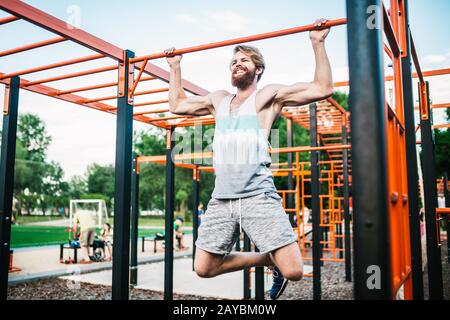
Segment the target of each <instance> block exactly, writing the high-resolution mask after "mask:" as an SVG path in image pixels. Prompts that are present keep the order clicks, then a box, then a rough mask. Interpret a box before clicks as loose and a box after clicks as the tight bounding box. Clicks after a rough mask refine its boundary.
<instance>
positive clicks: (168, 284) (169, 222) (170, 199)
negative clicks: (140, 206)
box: [164, 127, 175, 300]
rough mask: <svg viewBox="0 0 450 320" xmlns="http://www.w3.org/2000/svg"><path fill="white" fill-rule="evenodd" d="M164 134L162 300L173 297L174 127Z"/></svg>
mask: <svg viewBox="0 0 450 320" xmlns="http://www.w3.org/2000/svg"><path fill="white" fill-rule="evenodd" d="M166 132H167V136H166V148H167V149H166V214H165V248H164V249H165V250H164V251H165V254H164V300H172V299H173V222H174V221H173V220H174V205H175V163H174V162H173V161H172V150H173V148H174V146H175V139H174V138H173V134H174V128H173V127H170V128H169V129H167V131H166Z"/></svg>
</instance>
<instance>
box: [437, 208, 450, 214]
mask: <svg viewBox="0 0 450 320" xmlns="http://www.w3.org/2000/svg"><path fill="white" fill-rule="evenodd" d="M436 213H437V214H450V208H436Z"/></svg>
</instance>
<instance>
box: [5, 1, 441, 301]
mask: <svg viewBox="0 0 450 320" xmlns="http://www.w3.org/2000/svg"><path fill="white" fill-rule="evenodd" d="M389 2H390V10H388V9H387V8H386V6H385V5H384V3H383V1H380V0H347V18H346V19H336V20H330V21H328V22H327V23H326V24H325V25H324V26H323V27H332V28H335V27H339V26H343V25H347V30H348V34H349V35H350V36H349V39H351V40H350V41H349V43H348V52H349V60H350V61H351V62H352V63H351V64H350V66H349V69H350V80H349V81H344V82H337V83H335V86H336V87H338V86H349V87H350V101H349V108H350V113H346V112H345V110H344V111H343V110H339V108H338V106H335V105H334V106H333V107H329V105H333V102H332V101H330V100H328V101H327V102H323V104H328V107H327V106H322V105H321V103H316V104H311V105H309V106H299V107H297V108H287V109H286V110H284V111H283V114H282V115H283V116H284V117H285V118H286V119H287V121H288V128H289V126H290V127H291V130H292V122H296V123H298V124H300V123H303V124H304V126H305V127H308V128H309V130H310V134H311V143H310V146H307V147H294V146H292V144H291V145H290V146H289V147H288V148H282V149H279V150H272V152H274V151H277V152H283V153H287V154H288V155H289V159H290V160H289V161H288V165H287V166H280V168H281V167H283V168H282V169H280V173H279V174H287V175H291V177H292V179H290V184H291V185H290V187H289V190H281V194H282V196H283V197H284V198H285V202H286V203H287V206H286V207H287V209H288V214H295V215H297V221H301V217H300V213H299V212H302V211H301V209H302V207H301V205H300V204H301V203H302V202H301V201H302V200H301V198H302V197H303V199H304V198H305V197H306V196H309V195H306V194H304V193H298V191H296V193H295V194H296V196H295V197H293V196H292V194H294V193H293V192H292V191H293V190H298V189H296V188H295V186H294V180H295V182H296V183H301V181H302V179H303V181H305V180H307V179H310V180H311V186H312V188H311V189H312V192H311V193H312V194H311V198H312V208H311V210H312V260H313V283H314V299H320V298H321V291H320V264H321V258H322V256H321V249H322V248H321V244H323V245H326V243H324V242H323V241H322V240H321V236H322V233H321V227H325V225H328V226H326V227H327V228H328V229H329V230H332V229H335V230H333V232H334V236H333V237H334V239H335V240H333V241H334V242H335V244H336V250H335V253H336V256H337V258H335V257H333V259H340V258H339V254H340V253H341V252H342V251H340V250H337V249H341V248H340V244H339V246H338V245H337V243H338V242H339V241H341V240H342V237H338V235H339V236H340V235H341V234H340V233H339V232H340V231H339V232H338V231H337V230H338V228H337V227H336V228H335V227H334V226H337V225H341V226H342V218H344V229H345V232H346V233H347V234H350V233H349V229H350V219H349V216H348V214H349V198H348V194H349V190H348V188H349V187H350V184H349V181H350V180H351V181H352V187H353V188H352V189H353V193H352V197H353V213H352V226H353V241H351V239H350V237H344V253H346V255H347V254H349V253H351V252H350V245H351V244H353V246H352V247H353V255H352V258H353V262H354V278H353V279H347V280H352V281H353V282H354V295H355V299H395V298H396V297H398V293H399V292H404V294H403V297H402V298H404V299H423V282H422V256H421V245H420V228H419V226H420V221H419V201H418V194H417V190H418V170H417V156H416V145H417V141H416V136H415V134H416V126H415V120H414V101H413V90H414V88H413V85H412V79H413V78H418V79H419V84H418V90H419V95H420V103H419V109H418V110H419V113H420V125H419V128H420V130H421V141H420V145H421V147H422V151H423V168H424V171H423V184H424V187H423V190H424V199H425V204H424V207H425V218H426V231H427V263H428V276H429V293H430V298H431V299H442V297H443V289H442V270H441V260H440V258H441V255H440V248H439V243H438V235H437V233H438V232H437V228H436V224H437V213H439V214H445V213H446V212H447V211H448V209H446V208H443V209H442V210H437V209H436V201H435V199H436V177H435V173H434V154H433V139H432V129H433V128H436V126H433V124H432V119H431V117H430V114H431V110H432V108H433V106H431V104H430V99H429V92H428V84H427V82H426V81H425V77H427V76H439V75H443V74H449V73H450V69H441V70H432V71H422V70H421V68H420V64H419V59H418V57H417V54H416V50H415V44H414V41H413V37H412V35H411V30H410V29H409V22H408V1H407V0H390V1H389ZM373 5H375V6H377V8H379V9H380V10H378V12H377V15H378V16H377V18H378V19H379V22H380V23H379V25H380V28H368V27H367V24H366V22H367V8H368V7H369V6H373ZM0 9H1V10H3V11H5V12H8V13H9V14H11V16H9V17H5V18H2V19H0V25H3V24H7V23H14V21H17V20H24V21H27V22H30V23H32V24H34V25H36V26H38V27H41V28H43V29H46V30H48V31H50V32H52V33H55V34H57V35H58V37H57V38H53V39H48V40H45V41H40V42H37V43H33V44H29V45H26V46H22V47H18V48H14V49H10V50H7V51H3V52H0V57H4V56H10V55H14V54H16V53H19V52H23V51H27V50H32V49H35V48H42V47H45V46H50V45H53V44H56V43H59V42H62V41H72V42H74V43H77V44H79V45H81V46H84V47H86V48H88V49H90V50H93V51H94V52H95V54H92V55H89V56H85V57H79V58H75V59H71V60H66V61H62V62H58V63H54V64H51V65H44V66H39V67H34V68H30V69H26V70H19V71H14V72H10V73H0V83H2V84H4V85H5V86H6V91H5V105H4V120H3V130H2V153H1V166H0V190H2V192H1V194H0V214H1V216H0V217H1V221H0V238H1V239H0V240H1V243H2V246H1V249H0V263H1V266H0V299H3V300H4V299H6V298H7V288H8V266H9V257H10V256H9V254H10V251H9V249H10V234H11V224H10V219H11V208H12V193H13V189H12V188H13V185H14V183H13V182H14V181H13V179H14V159H15V141H16V130H17V113H18V105H19V91H20V90H21V89H22V90H27V91H31V92H35V93H39V94H42V95H46V96H49V97H53V98H57V99H60V100H63V101H66V102H71V103H74V104H78V105H80V106H83V107H88V108H92V109H96V110H99V111H103V112H106V113H109V114H112V115H115V116H116V117H117V129H116V130H117V131H116V159H115V164H116V166H115V170H116V174H115V177H116V182H115V183H116V185H115V192H116V193H115V199H114V203H115V211H114V217H115V219H114V231H115V232H114V250H113V252H114V254H115V256H114V259H113V287H112V298H113V299H115V300H116V299H128V293H129V283H130V278H129V267H130V266H129V258H130V247H129V243H130V229H129V226H130V222H131V225H132V230H131V234H132V237H131V240H132V241H131V243H132V248H131V255H132V257H131V258H132V259H131V260H132V266H133V261H136V256H134V255H135V252H136V241H137V217H138V213H137V208H138V207H137V198H138V197H137V194H138V192H137V190H138V181H139V165H138V161H136V160H135V166H134V169H133V168H132V162H133V159H132V149H131V146H132V134H133V130H132V125H133V120H135V121H140V122H143V123H147V124H150V125H154V126H157V127H160V128H163V129H166V133H167V152H166V155H165V156H164V157H162V158H163V162H164V163H165V164H166V179H167V180H166V193H165V194H166V199H167V201H166V208H165V209H166V214H165V216H166V226H165V228H166V230H165V234H166V236H167V239H166V246H165V275H164V277H165V281H164V298H165V299H172V298H173V250H172V248H173V228H172V226H173V219H174V166H175V163H174V162H173V161H172V158H171V156H172V150H173V148H174V141H173V139H172V137H173V132H174V130H175V129H176V128H178V127H186V126H202V125H207V124H214V119H213V118H212V117H211V116H204V117H189V116H177V115H171V114H169V112H168V111H169V109H168V108H167V102H168V101H167V100H161V99H154V100H152V99H150V100H142V101H138V98H142V97H144V96H145V97H148V96H150V95H157V94H160V93H165V92H167V91H168V88H167V82H168V80H169V74H168V72H167V71H165V70H163V69H161V68H159V67H157V66H155V65H154V64H152V63H151V60H154V59H159V58H164V57H166V54H165V53H156V54H151V55H145V56H142V57H135V56H134V53H133V52H132V51H129V50H123V49H121V48H118V47H116V46H114V45H112V44H110V43H108V42H106V41H104V40H102V39H99V38H97V37H95V36H93V35H91V34H88V33H87V32H85V31H83V30H81V29H77V28H74V27H72V26H69V25H68V24H67V23H66V22H64V21H61V20H59V19H57V18H55V17H52V16H50V15H48V14H46V13H45V12H42V11H40V10H38V9H36V8H34V7H32V6H30V5H28V4H26V3H24V2H21V1H18V0H0ZM315 28H316V27H315V26H314V25H306V26H300V27H296V28H291V29H285V30H280V31H276V32H269V33H265V34H258V35H254V36H249V37H242V38H238V39H232V40H227V41H222V42H216V43H211V44H206V45H200V46H195V47H190V48H184V49H179V50H176V51H175V52H173V54H189V53H191V52H197V51H202V50H210V49H214V48H218V47H223V46H228V45H233V44H239V43H243V42H251V41H256V40H263V39H269V38H273V37H281V36H286V35H290V34H296V33H301V32H307V31H310V30H313V29H315ZM383 34H384V35H385V39H386V41H387V42H386V43H384V41H383V40H382V39H383ZM98 59H112V60H113V64H112V65H109V66H106V67H101V68H96V69H92V70H84V71H80V72H75V73H71V74H61V75H58V76H52V77H43V78H41V79H37V80H33V81H27V80H26V79H25V78H26V77H27V75H28V74H31V73H38V72H42V71H46V70H54V69H55V68H58V67H62V66H67V65H75V64H81V63H83V62H87V61H93V60H98ZM384 59H390V60H391V61H392V65H393V71H394V73H393V75H392V76H385V74H384ZM368 62H370V63H368ZM412 63H413V65H414V66H415V70H416V73H415V74H413V73H412V70H411V64H412ZM137 70H139V71H137ZM111 71H115V72H118V77H117V81H114V82H111V83H100V84H97V85H92V86H87V87H81V88H72V89H65V90H59V89H57V88H54V87H50V86H49V85H48V84H49V83H50V82H54V81H62V80H65V79H73V78H78V77H83V76H86V75H92V74H97V73H105V72H111ZM135 71H137V72H136V74H135ZM148 81H152V82H154V83H156V82H162V83H163V86H161V87H156V88H153V89H151V90H142V91H138V87H139V84H142V83H144V82H148ZM386 81H393V84H394V85H393V88H394V94H395V98H394V104H392V105H390V104H388V103H387V102H386V97H385V92H384V85H385V82H386ZM182 85H183V87H184V89H185V91H187V92H189V93H191V94H194V95H205V94H208V91H207V90H205V89H203V88H200V87H198V86H197V85H195V84H193V83H191V82H189V81H186V80H183V82H182ZM107 87H113V88H117V94H116V95H112V96H103V97H96V98H86V97H83V96H81V95H80V94H81V93H82V92H85V91H91V90H96V89H99V88H107ZM114 100H115V101H116V102H117V103H116V104H114V103H112V102H111V101H114ZM159 105H165V107H164V108H163V107H158V108H157V109H152V110H147V111H138V112H136V110H142V109H135V108H141V107H152V108H154V107H155V106H159ZM448 106H449V105H448V104H441V105H435V106H434V108H436V107H439V108H444V107H445V108H447V107H448ZM322 107H323V108H325V109H326V108H329V110H328V111H321V108H322ZM331 109H333V111H331ZM362 110H364V111H362ZM320 112H324V113H326V114H327V116H331V120H332V121H320V117H318V115H319V114H320ZM289 123H290V124H289ZM330 123H333V125H330ZM326 124H328V125H326ZM325 127H326V128H327V130H328V133H330V135H326V132H327V131H322V132H321V130H324V128H325ZM439 127H440V128H444V127H449V126H448V124H447V125H442V126H439ZM343 128H344V130H343ZM332 132H340V134H342V133H343V132H346V134H345V135H342V136H341V137H340V138H339V139H337V141H333V140H334V139H335V136H336V135H335V134H332ZM347 133H351V136H352V137H351V146H350V145H349V144H348V142H347V141H348V140H347V139H348V137H347V136H346V135H347ZM320 134H322V137H321V139H320V141H318V138H317V137H318V136H319V135H320ZM288 139H289V137H288ZM290 139H291V141H292V138H290ZM349 149H351V156H352V161H351V163H350V161H349V159H348V158H349ZM338 151H339V152H338ZM299 152H310V153H311V163H310V164H304V165H302V164H301V163H300V162H299V161H297V158H296V160H295V164H294V155H296V154H298V153H299ZM320 152H326V153H327V154H328V157H329V159H330V160H329V161H342V164H341V163H337V164H336V167H335V165H334V164H333V168H330V169H326V170H324V169H323V168H319V166H320V163H319V153H320ZM191 156H192V155H188V156H187V157H188V158H189V157H191ZM207 156H210V155H207V154H205V153H203V154H199V155H195V156H194V158H195V157H207ZM164 158H165V159H164ZM340 159H342V160H340ZM175 162H176V160H175ZM350 165H351V168H349V166H350ZM307 167H309V168H307ZM192 169H194V170H193V171H194V174H193V178H194V179H193V181H194V184H195V183H198V179H199V172H200V171H201V170H202V169H203V168H202V167H195V168H192ZM350 169H351V179H350V176H349V173H350ZM133 170H134V174H133V177H134V180H133V181H132V179H131V177H132V172H133ZM205 170H210V169H205ZM327 170H330V171H331V172H332V173H327ZM340 170H341V171H342V174H341V175H342V176H343V177H342V179H339V180H337V181H339V182H336V180H335V178H333V179H332V180H331V179H330V178H329V177H327V174H329V175H330V176H333V177H334V176H335V174H336V172H337V171H340ZM283 171H284V173H282V172H283ZM333 171H334V172H333ZM322 174H323V175H324V176H322ZM294 177H295V179H294ZM321 179H325V180H327V179H328V180H327V181H328V184H329V185H333V184H334V186H335V187H336V185H338V184H342V187H343V189H344V191H343V193H344V196H343V199H334V200H333V199H330V197H328V198H327V199H326V200H327V201H326V202H328V205H327V206H325V207H324V202H323V200H322V205H321V200H320V199H321V198H320V192H319V185H320V180H321ZM331 181H332V182H331ZM132 190H133V192H132ZM194 198H196V199H197V201H196V203H198V187H197V189H196V188H194ZM322 198H323V197H322ZM295 199H297V200H298V201H295ZM335 200H336V201H335ZM335 203H341V204H340V205H339V204H335ZM321 206H322V210H321ZM339 206H340V207H339ZM131 208H132V209H131ZM131 210H133V215H131ZM326 210H328V215H329V217H330V218H329V219H328V221H326V222H325V221H324V220H323V217H324V214H323V213H325V212H326ZM320 212H322V217H321V215H320ZM342 213H343V216H344V217H342ZM346 216H347V217H346ZM131 217H132V218H133V219H131ZM131 220H132V221H131ZM194 221H196V219H194ZM300 225H302V224H300ZM303 225H305V224H304V223H303ZM330 225H331V226H330ZM330 232H331V231H330ZM299 234H301V233H299ZM303 239H305V238H303ZM339 239H341V240H339ZM338 240H339V241H338ZM327 245H330V246H331V245H333V244H332V243H327ZM244 247H245V248H244V249H246V250H248V249H249V243H248V241H246V242H245V243H244ZM305 258H307V257H306V256H305ZM345 261H346V263H349V261H350V256H348V257H346V258H345ZM371 266H377V267H379V270H381V273H380V284H381V289H380V290H370V288H368V287H367V285H366V283H367V279H368V276H370V274H368V273H367V271H368V270H369V269H368V268H369V267H371ZM348 267H350V264H349V265H348ZM348 270H350V269H347V268H346V273H347V272H348ZM247 272H248V271H247ZM261 275H262V273H261V270H258V268H257V270H256V275H255V278H256V298H257V299H262V298H263V293H264V288H263V287H262V286H261V283H262V281H261ZM244 297H248V295H247V293H246V292H244Z"/></svg>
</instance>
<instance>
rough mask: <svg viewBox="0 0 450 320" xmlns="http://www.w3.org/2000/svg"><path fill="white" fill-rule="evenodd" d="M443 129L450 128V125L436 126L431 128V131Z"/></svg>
mask: <svg viewBox="0 0 450 320" xmlns="http://www.w3.org/2000/svg"><path fill="white" fill-rule="evenodd" d="M445 128H450V123H444V124H436V125H434V126H433V129H445Z"/></svg>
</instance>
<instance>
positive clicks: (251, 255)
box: [195, 248, 273, 278]
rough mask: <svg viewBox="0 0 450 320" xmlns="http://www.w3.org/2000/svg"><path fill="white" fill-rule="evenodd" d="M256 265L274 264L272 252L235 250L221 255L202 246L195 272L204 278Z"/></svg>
mask: <svg viewBox="0 0 450 320" xmlns="http://www.w3.org/2000/svg"><path fill="white" fill-rule="evenodd" d="M254 266H273V261H272V259H271V258H270V254H268V253H265V254H263V253H257V252H233V253H231V254H229V255H220V254H214V253H210V252H207V251H205V250H202V249H200V248H197V250H196V253H195V272H196V273H197V275H198V276H200V277H202V278H212V277H215V276H218V275H220V274H223V273H227V272H234V271H238V270H242V269H244V268H250V267H254Z"/></svg>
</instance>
